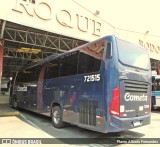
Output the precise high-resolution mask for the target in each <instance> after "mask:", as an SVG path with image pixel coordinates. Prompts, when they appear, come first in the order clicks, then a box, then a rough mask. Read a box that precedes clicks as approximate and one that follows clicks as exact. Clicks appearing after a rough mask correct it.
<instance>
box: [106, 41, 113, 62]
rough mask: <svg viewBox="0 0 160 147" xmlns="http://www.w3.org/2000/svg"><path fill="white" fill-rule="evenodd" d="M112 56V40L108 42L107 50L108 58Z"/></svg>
mask: <svg viewBox="0 0 160 147" xmlns="http://www.w3.org/2000/svg"><path fill="white" fill-rule="evenodd" d="M111 57H112V44H111V42H109V43H107V50H106V59H109V58H111Z"/></svg>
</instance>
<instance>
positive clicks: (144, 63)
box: [117, 39, 150, 70]
mask: <svg viewBox="0 0 160 147" xmlns="http://www.w3.org/2000/svg"><path fill="white" fill-rule="evenodd" d="M117 48H118V53H119V60H120V62H121V63H123V64H125V65H129V66H134V67H138V68H142V69H146V70H148V69H149V65H150V61H149V56H148V52H147V51H146V50H145V49H143V48H141V47H138V46H136V45H135V44H132V43H129V42H126V41H123V40H120V39H117Z"/></svg>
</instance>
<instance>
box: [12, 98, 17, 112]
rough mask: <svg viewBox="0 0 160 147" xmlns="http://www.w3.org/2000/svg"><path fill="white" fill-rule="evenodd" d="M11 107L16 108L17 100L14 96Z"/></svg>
mask: <svg viewBox="0 0 160 147" xmlns="http://www.w3.org/2000/svg"><path fill="white" fill-rule="evenodd" d="M13 107H14V108H15V109H17V100H16V98H14V99H13Z"/></svg>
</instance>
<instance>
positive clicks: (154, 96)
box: [152, 75, 160, 109]
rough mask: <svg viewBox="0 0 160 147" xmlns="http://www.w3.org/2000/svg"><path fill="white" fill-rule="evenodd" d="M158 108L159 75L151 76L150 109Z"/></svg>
mask: <svg viewBox="0 0 160 147" xmlns="http://www.w3.org/2000/svg"><path fill="white" fill-rule="evenodd" d="M156 107H160V75H152V109H154V108H156Z"/></svg>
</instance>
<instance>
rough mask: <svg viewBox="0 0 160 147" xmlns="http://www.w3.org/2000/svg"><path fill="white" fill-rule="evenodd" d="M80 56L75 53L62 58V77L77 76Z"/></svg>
mask: <svg viewBox="0 0 160 147" xmlns="http://www.w3.org/2000/svg"><path fill="white" fill-rule="evenodd" d="M78 54H79V52H74V53H71V54H70V55H66V56H64V57H63V58H61V61H60V64H61V67H60V77H63V76H70V75H77V64H78Z"/></svg>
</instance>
